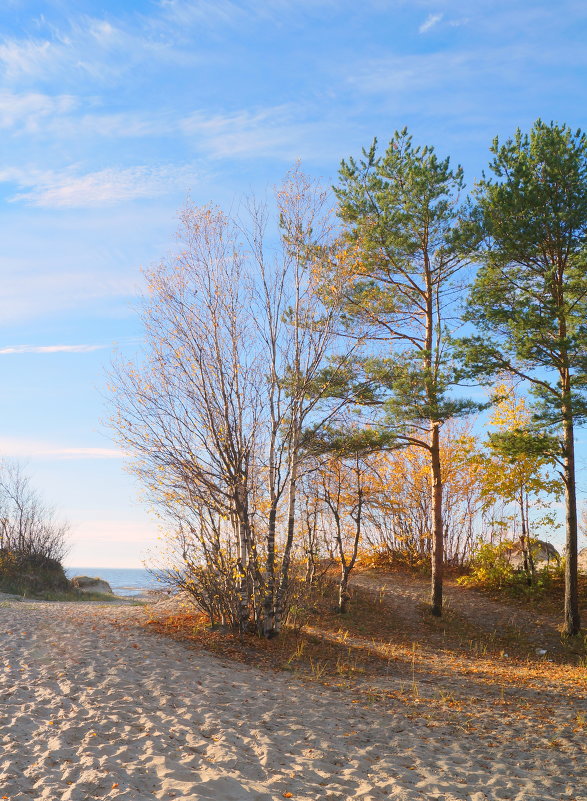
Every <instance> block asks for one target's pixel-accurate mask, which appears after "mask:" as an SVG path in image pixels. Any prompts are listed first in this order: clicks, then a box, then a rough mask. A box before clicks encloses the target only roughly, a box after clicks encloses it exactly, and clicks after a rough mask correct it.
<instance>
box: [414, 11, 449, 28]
mask: <svg viewBox="0 0 587 801" xmlns="http://www.w3.org/2000/svg"><path fill="white" fill-rule="evenodd" d="M443 16H444V14H428V16H427V17H426V19H425V20H424V22H423V23H422V24H421V25H420V27H419V28H418V33H427V32H428V31H430V30H432V28H434V27H435V26H436V25H438V23H439V22H440V21H441V20H442V18H443Z"/></svg>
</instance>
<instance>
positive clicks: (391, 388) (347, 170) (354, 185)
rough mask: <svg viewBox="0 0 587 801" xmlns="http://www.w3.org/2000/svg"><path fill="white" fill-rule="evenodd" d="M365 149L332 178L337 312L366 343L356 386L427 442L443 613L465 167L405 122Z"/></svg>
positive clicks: (386, 419)
mask: <svg viewBox="0 0 587 801" xmlns="http://www.w3.org/2000/svg"><path fill="white" fill-rule="evenodd" d="M363 156H364V158H363V160H361V161H359V162H357V161H355V160H354V159H350V160H349V161H348V162H343V163H342V166H341V170H340V183H339V186H338V187H336V188H335V192H336V195H337V197H338V200H339V213H340V216H341V218H342V220H343V221H344V222H345V224H346V231H347V243H348V249H347V251H345V254H344V255H345V258H344V260H343V261H344V265H343V267H342V268H341V269H344V270H345V271H346V272H345V279H346V285H345V286H346V288H345V290H344V292H343V303H344V314H345V315H346V320H347V328H348V332H349V333H350V334H351V335H352V334H354V335H356V336H360V337H362V338H363V339H364V340H365V341H366V342H368V344H369V345H370V346H371V352H372V355H371V356H370V358H364V359H363V360H362V362H361V363H360V366H359V370H358V372H359V373H360V374H361V378H362V383H361V386H362V387H363V388H364V387H365V386H366V385H367V386H370V387H371V388H372V393H373V397H372V399H371V401H370V402H371V403H372V404H375V403H377V402H379V403H380V404H381V408H382V409H383V411H384V415H383V416H382V417H381V416H380V417H379V418H378V420H377V422H378V424H379V425H380V427H381V429H382V430H384V432H385V434H386V435H387V436H388V437H389V435H390V434H391V435H392V437H393V438H394V439H395V441H396V443H399V442H401V443H404V444H411V445H415V446H417V447H420V448H424V449H425V451H426V452H427V454H428V457H429V466H430V476H431V482H430V491H431V496H432V503H431V508H432V521H431V526H430V537H431V540H432V551H433V556H432V593H431V606H432V612H433V614H435V615H440V614H441V611H442V571H443V550H444V549H443V519H442V518H443V516H442V465H441V455H440V454H441V451H440V428H441V426H442V424H443V423H444V422H445V421H446V420H448V419H450V418H452V417H456V416H459V415H462V414H466V413H468V412H469V411H471V409H472V408H473V407H474V404H472V403H471V402H469V401H466V400H462V399H458V398H455V397H454V396H452V395H451V387H452V385H453V384H454V378H455V369H454V365H453V362H452V358H451V351H450V337H449V333H450V331H449V327H450V319H449V317H450V314H451V309H453V307H454V298H455V293H456V292H458V290H459V287H458V284H457V281H456V279H457V273H458V272H459V270H460V268H461V267H462V266H463V264H464V261H463V259H462V258H461V257H460V256H458V255H457V253H456V251H455V249H454V248H453V247H452V240H453V237H454V231H455V228H456V227H457V225H458V219H459V218H458V209H459V193H460V192H461V190H462V187H463V173H462V170H461V168H460V167H458V168H456V169H455V170H453V169H452V168H451V167H450V165H449V160H448V159H445V160H440V159H438V157H437V156H436V154H435V152H434V149H433V148H431V147H416V146H414V145H413V143H412V138H411V136H409V135H408V133H407V130H406V129H404V130H403V131H401V132H396V133H395V134H394V136H393V138H392V140H391V142H390V144H389V147H388V148H387V150H386V152H385V154H384V155H383V157H378V156H377V153H376V142H374V143H373V145H372V147H371V148H370V150H369V151H364V152H363ZM338 278H340V275H339V276H338ZM364 395H365V393H363V397H364Z"/></svg>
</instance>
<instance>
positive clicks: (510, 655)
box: [149, 575, 587, 726]
mask: <svg viewBox="0 0 587 801" xmlns="http://www.w3.org/2000/svg"><path fill="white" fill-rule="evenodd" d="M404 579H405V575H404ZM471 596H472V593H471V591H467V592H463V597H464V598H467V599H468V600H467V602H468V603H470V602H471V601H470V598H471ZM481 598H482V596H481ZM334 600H335V591H334V587H333V586H332V585H325V586H323V587H322V591H321V593H320V594H319V595H318V596H316V597H314V598H313V599H312V602H311V604H310V606H309V609H308V610H307V611H306V612H305V614H304V615H303V616H302V619H299V620H298V622H297V624H296V625H293V626H292V625H290V626H288V627H286V628H285V630H284V631H283V632H282V634H281V635H280V636H279V637H278V638H276V639H273V640H262V639H259V638H258V637H256V636H255V635H252V634H251V635H242V636H241V635H238V634H235V633H232V632H226V631H219V630H213V629H211V628H210V627H209V624H208V620H207V618H206V616H205V615H201V614H195V613H193V612H189V611H184V612H181V613H178V614H173V615H168V616H166V617H162V618H159V619H152V620H151V621H150V622H149V625H150V627H151V628H152V629H153V630H155V631H157V632H159V633H160V634H164V635H166V636H172V637H174V638H177V639H180V640H182V641H185V642H188V643H191V644H192V645H194V646H196V647H201V648H205V649H206V650H208V651H211V652H213V653H214V654H216V655H218V656H220V657H222V658H225V659H231V660H236V661H240V662H245V663H248V664H253V665H255V666H257V667H263V668H268V669H273V670H287V671H292V672H293V673H295V674H296V675H297V676H298V677H300V678H302V679H305V680H312V681H317V682H320V683H321V684H324V685H327V686H329V687H333V688H340V689H351V690H352V691H353V692H355V693H356V694H357V696H356V697H357V698H358V699H360V701H359V702H365V701H366V702H368V703H372V704H377V703H381V702H382V701H384V700H385V699H390V698H397V699H400V700H402V702H403V703H404V704H405V703H407V704H409V705H410V706H412V707H417V708H418V709H419V713H420V714H424V715H426V714H428V713H429V712H430V710H431V705H432V706H434V705H436V707H438V708H441V709H442V710H443V714H444V715H445V716H446V714H447V713H449V712H450V711H451V710H452V711H453V712H454V713H455V714H459V715H460V714H462V713H463V711H464V710H467V709H469V711H471V710H473V709H474V708H475V707H476V706H478V705H479V699H480V698H481V697H483V698H484V699H485V701H487V702H488V703H489V704H491V705H493V706H494V707H495V708H496V709H497V708H500V709H501V710H502V713H503V710H504V709H509V710H510V711H511V709H512V708H513V707H516V708H517V709H521V708H524V709H526V710H527V709H528V708H529V707H530V706H532V707H533V708H534V709H536V710H537V709H538V707H540V709H542V710H543V715H544V716H546V717H548V714H549V712H548V709H549V707H548V704H550V703H552V702H553V699H558V700H557V703H558V702H560V700H561V699H562V698H566V699H567V700H571V701H572V703H575V702H577V701H582V700H584V699H586V698H587V669H586V664H587V662H586V650H585V642H584V641H583V639H582V638H577V639H575V640H574V641H572V642H570V641H568V640H565V639H564V638H559V639H558V648H556V649H555V650H552V649H551V650H549V652H548V656H547V657H545V656H538V655H537V654H536V649H535V647H534V645H533V644H532V643H529V642H528V641H526V639H525V637H524V635H523V632H521V630H520V629H518V628H517V627H516V626H515V624H513V625H511V626H508V627H503V626H502V627H500V626H499V625H498V624H497V623H496V627H495V630H491V626H489V627H488V628H487V627H481V626H478V625H475V623H474V622H472V621H471V620H470V619H468V618H467V616H466V615H465V614H464V613H462V612H459V613H457V612H456V611H455V610H454V609H452V608H451V606H450V605H449V606H448V608H447V609H446V611H445V614H444V616H443V618H442V619H438V618H434V617H432V616H431V615H430V614H429V613H428V610H427V608H426V607H425V605H423V604H416V605H415V607H414V609H413V612H412V614H410V615H401V614H398V613H397V611H395V610H394V608H393V606H392V604H391V603H390V597H389V593H388V592H379V593H374V592H369V591H367V590H364V589H355V590H354V592H353V598H352V603H351V607H350V611H349V612H348V613H347V614H346V615H339V614H337V613H336V612H335V611H334ZM515 615H516V606H515V605H512V620H513V621H515ZM537 701H539V703H538V706H537ZM577 725H581V726H584V720H583V718H582V717H581V718H580V720H579V722H578V724H577Z"/></svg>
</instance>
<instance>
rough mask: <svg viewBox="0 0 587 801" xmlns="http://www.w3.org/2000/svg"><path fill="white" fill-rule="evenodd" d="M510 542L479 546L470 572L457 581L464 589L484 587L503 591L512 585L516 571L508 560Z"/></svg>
mask: <svg viewBox="0 0 587 801" xmlns="http://www.w3.org/2000/svg"><path fill="white" fill-rule="evenodd" d="M510 547H511V543H510V542H502V543H500V544H498V545H491V544H490V543H488V542H486V543H483V544H481V545H480V546H479V549H478V550H477V552H476V553H475V556H474V557H473V560H472V562H471V568H470V572H469V573H468V575H466V576H461V577H460V578H458V579H457V582H458V583H459V584H462V585H463V586H464V587H484V588H488V589H501V588H502V587H504V586H507V585H511V583H512V581H513V580H514V576H515V571H514V569H513V567H512V566H511V565H510V563H509V562H508V559H507V556H506V554H507V551H508V549H509V548H510Z"/></svg>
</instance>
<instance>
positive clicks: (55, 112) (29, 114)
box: [0, 91, 78, 133]
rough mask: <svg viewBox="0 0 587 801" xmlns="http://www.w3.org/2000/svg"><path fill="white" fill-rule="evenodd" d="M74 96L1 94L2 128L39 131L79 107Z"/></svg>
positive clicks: (28, 93)
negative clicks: (54, 119) (51, 119)
mask: <svg viewBox="0 0 587 801" xmlns="http://www.w3.org/2000/svg"><path fill="white" fill-rule="evenodd" d="M77 103H78V101H77V99H76V98H75V97H74V96H73V95H55V96H51V95H46V94H43V93H41V92H26V93H21V94H17V93H15V92H9V91H3V92H0V128H4V129H17V130H23V131H26V132H27V133H30V132H34V131H38V130H39V129H40V127H41V126H42V125H46V123H47V120H48V119H50V118H53V117H61V116H63V115H64V114H66V113H68V112H71V111H72V110H73V109H75V107H76V106H77Z"/></svg>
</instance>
